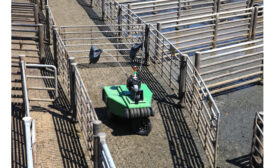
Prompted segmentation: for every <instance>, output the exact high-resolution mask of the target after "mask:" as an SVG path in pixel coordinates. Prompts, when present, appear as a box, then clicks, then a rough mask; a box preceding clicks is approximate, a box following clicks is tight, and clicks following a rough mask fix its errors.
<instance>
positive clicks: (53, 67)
mask: <svg viewBox="0 0 275 168" xmlns="http://www.w3.org/2000/svg"><path fill="white" fill-rule="evenodd" d="M26 67H27V68H52V69H53V70H54V77H53V78H54V85H55V88H54V91H55V98H57V97H58V80H57V70H56V67H55V66H54V65H43V64H26ZM29 77H30V76H29ZM31 78H39V79H49V77H48V76H45V77H44V76H31ZM32 89H35V88H32ZM36 89H38V90H52V88H44V89H42V88H36ZM31 100H38V98H32V99H31ZM41 100H43V99H41Z"/></svg>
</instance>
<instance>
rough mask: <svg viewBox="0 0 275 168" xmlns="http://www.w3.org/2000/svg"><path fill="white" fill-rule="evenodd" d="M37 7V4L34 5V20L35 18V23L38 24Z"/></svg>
mask: <svg viewBox="0 0 275 168" xmlns="http://www.w3.org/2000/svg"><path fill="white" fill-rule="evenodd" d="M38 13H39V8H38V5H37V4H36V5H34V20H35V24H39V15H38Z"/></svg>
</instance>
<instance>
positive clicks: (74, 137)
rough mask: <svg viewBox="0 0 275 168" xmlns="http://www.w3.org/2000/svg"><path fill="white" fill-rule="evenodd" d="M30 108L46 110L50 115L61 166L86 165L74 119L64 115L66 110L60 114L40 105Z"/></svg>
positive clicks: (37, 110)
mask: <svg viewBox="0 0 275 168" xmlns="http://www.w3.org/2000/svg"><path fill="white" fill-rule="evenodd" d="M32 110H35V111H36V112H48V113H49V114H51V115H52V120H53V124H54V129H55V133H56V137H57V143H58V146H59V151H60V154H61V157H62V161H63V167H88V164H87V161H86V158H85V154H84V152H83V149H82V147H81V144H80V139H79V135H78V131H77V129H76V127H75V123H74V121H73V120H72V119H71V118H68V115H66V113H68V112H66V111H62V112H61V113H62V114H58V113H56V112H53V111H51V110H49V109H47V108H43V107H40V106H32Z"/></svg>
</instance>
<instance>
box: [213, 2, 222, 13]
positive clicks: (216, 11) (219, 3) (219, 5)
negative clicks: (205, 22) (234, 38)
mask: <svg viewBox="0 0 275 168" xmlns="http://www.w3.org/2000/svg"><path fill="white" fill-rule="evenodd" d="M220 7H221V1H220V0H216V8H215V12H214V13H219V12H220Z"/></svg>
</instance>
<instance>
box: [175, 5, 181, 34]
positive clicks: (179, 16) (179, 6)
mask: <svg viewBox="0 0 275 168" xmlns="http://www.w3.org/2000/svg"><path fill="white" fill-rule="evenodd" d="M178 3H179V4H178V13H177V15H178V18H177V19H178V20H179V19H180V18H181V0H179V1H178ZM177 24H180V22H178V21H177ZM179 29H180V27H179V26H177V27H176V30H179Z"/></svg>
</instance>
